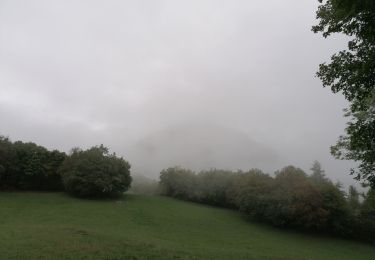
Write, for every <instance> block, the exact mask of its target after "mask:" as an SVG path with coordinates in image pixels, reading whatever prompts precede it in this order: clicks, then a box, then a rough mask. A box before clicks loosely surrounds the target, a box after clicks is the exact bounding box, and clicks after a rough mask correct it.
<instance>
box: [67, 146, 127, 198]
mask: <svg viewBox="0 0 375 260" xmlns="http://www.w3.org/2000/svg"><path fill="white" fill-rule="evenodd" d="M60 173H61V176H62V179H63V184H64V186H65V189H66V191H67V192H68V193H70V194H72V195H74V196H78V197H109V196H118V195H121V194H122V193H123V192H125V191H126V190H127V189H128V188H129V187H130V183H131V177H130V164H129V163H128V162H127V161H125V160H124V159H123V158H122V157H117V156H116V154H110V153H109V151H108V149H107V148H106V147H104V146H103V145H101V146H95V147H92V148H90V149H88V150H86V151H82V150H80V149H78V148H75V149H73V150H72V152H71V154H70V155H69V156H68V157H67V158H66V159H65V161H64V162H63V165H62V166H61V168H60Z"/></svg>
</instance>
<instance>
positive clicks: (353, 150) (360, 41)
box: [313, 0, 375, 186]
mask: <svg viewBox="0 0 375 260" xmlns="http://www.w3.org/2000/svg"><path fill="white" fill-rule="evenodd" d="M319 2H320V3H321V5H320V6H319V9H318V11H317V19H318V20H319V23H318V25H316V26H314V27H313V31H314V32H315V33H317V32H321V33H322V34H323V36H324V37H328V36H330V35H331V34H333V33H343V34H345V35H347V36H349V42H348V49H347V50H343V51H340V52H339V53H337V54H335V55H333V56H332V57H331V62H330V63H328V64H327V63H323V64H321V65H320V67H319V71H318V73H317V75H318V77H319V78H320V79H321V80H322V82H323V85H324V86H325V87H330V88H331V90H332V92H334V93H337V92H342V93H343V95H344V96H345V98H346V99H347V100H348V101H349V102H350V107H349V108H348V109H347V113H346V116H347V117H349V118H350V120H349V123H348V127H347V128H346V135H345V136H341V137H340V138H339V140H338V142H337V144H336V145H335V146H333V147H332V150H331V151H332V154H333V155H334V156H335V157H336V158H339V159H347V160H355V161H358V162H359V169H358V170H356V171H354V170H352V173H355V177H356V178H357V179H359V180H361V179H363V180H367V181H369V182H370V183H371V184H372V185H373V186H375V1H374V0H361V1H358V0H325V1H323V0H319Z"/></svg>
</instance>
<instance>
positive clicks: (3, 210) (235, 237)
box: [0, 193, 375, 260]
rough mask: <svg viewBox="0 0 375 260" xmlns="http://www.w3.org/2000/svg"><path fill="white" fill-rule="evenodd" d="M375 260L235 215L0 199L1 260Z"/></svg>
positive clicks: (156, 204)
mask: <svg viewBox="0 0 375 260" xmlns="http://www.w3.org/2000/svg"><path fill="white" fill-rule="evenodd" d="M35 258H38V259H129V258H131V259H366V260H367V259H375V247H372V246H369V245H365V244H361V243H356V242H352V241H345V240H340V239H334V238H327V237H319V236H308V235H304V234H300V233H296V232H287V231H281V230H278V229H274V228H272V227H269V226H264V225H260V224H257V223H252V222H249V221H246V220H245V219H244V217H243V216H242V215H241V214H240V213H238V212H236V211H231V210H225V209H218V208H213V207H207V206H202V205H198V204H194V203H188V202H181V201H178V200H174V199H170V198H164V197H156V196H155V197H152V196H139V195H127V196H126V197H125V198H124V199H122V200H120V201H110V200H108V201H90V200H80V199H75V198H71V197H69V196H67V195H65V194H63V193H0V259H35Z"/></svg>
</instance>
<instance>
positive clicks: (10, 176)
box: [0, 136, 131, 197]
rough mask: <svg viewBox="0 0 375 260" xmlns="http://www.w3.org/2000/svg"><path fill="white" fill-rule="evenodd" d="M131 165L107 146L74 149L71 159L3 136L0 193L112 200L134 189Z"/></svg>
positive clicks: (0, 143)
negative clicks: (42, 193) (64, 193)
mask: <svg viewBox="0 0 375 260" xmlns="http://www.w3.org/2000/svg"><path fill="white" fill-rule="evenodd" d="M130 183H131V177H130V164H129V163H128V162H127V161H125V160H124V159H123V158H121V157H117V156H116V154H110V153H109V151H108V149H107V148H106V147H104V146H103V145H100V146H95V147H92V148H90V149H88V150H85V151H83V150H81V149H79V148H74V149H72V151H71V153H70V154H69V155H67V154H65V153H63V152H59V151H57V150H53V151H49V150H47V149H46V148H44V147H42V146H38V145H36V144H34V143H24V142H21V141H17V142H12V141H10V140H9V138H6V137H2V136H0V189H1V190H36V191H63V190H65V191H67V192H68V193H70V194H72V195H75V196H79V197H108V196H116V195H120V194H122V193H123V192H124V191H126V190H127V189H128V188H129V187H130Z"/></svg>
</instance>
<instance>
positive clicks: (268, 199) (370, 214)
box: [160, 162, 375, 241]
mask: <svg viewBox="0 0 375 260" xmlns="http://www.w3.org/2000/svg"><path fill="white" fill-rule="evenodd" d="M312 170H313V174H311V175H307V174H306V173H305V172H304V171H303V170H301V169H299V168H296V167H293V166H288V167H285V168H283V169H282V170H280V171H277V172H276V173H275V176H274V177H271V176H270V175H268V174H265V173H263V172H262V171H261V170H258V169H253V170H250V171H247V172H242V171H238V172H231V171H224V170H209V171H202V172H199V173H194V172H192V171H190V170H187V169H182V168H179V167H175V168H169V169H166V170H163V171H162V172H161V174H160V189H161V193H162V194H163V195H167V196H171V197H175V198H179V199H183V200H188V201H194V202H199V203H204V204H209V205H214V206H220V207H227V208H236V209H239V210H240V211H241V212H244V213H246V214H247V215H248V216H250V217H252V218H255V219H257V220H260V221H264V222H267V223H271V224H273V225H275V226H278V227H287V228H297V229H303V230H309V231H314V232H321V233H330V234H335V235H340V236H344V237H351V238H357V239H362V240H367V241H374V240H375V191H374V190H373V189H370V190H369V192H367V194H363V199H361V194H360V193H359V192H358V191H357V190H356V189H355V188H354V187H350V189H349V192H348V193H345V192H344V191H343V190H342V188H341V185H339V184H334V183H333V182H332V181H330V180H329V179H328V178H326V176H325V175H324V173H323V170H322V169H321V167H320V164H319V163H318V162H315V163H314V166H313V168H312Z"/></svg>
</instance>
